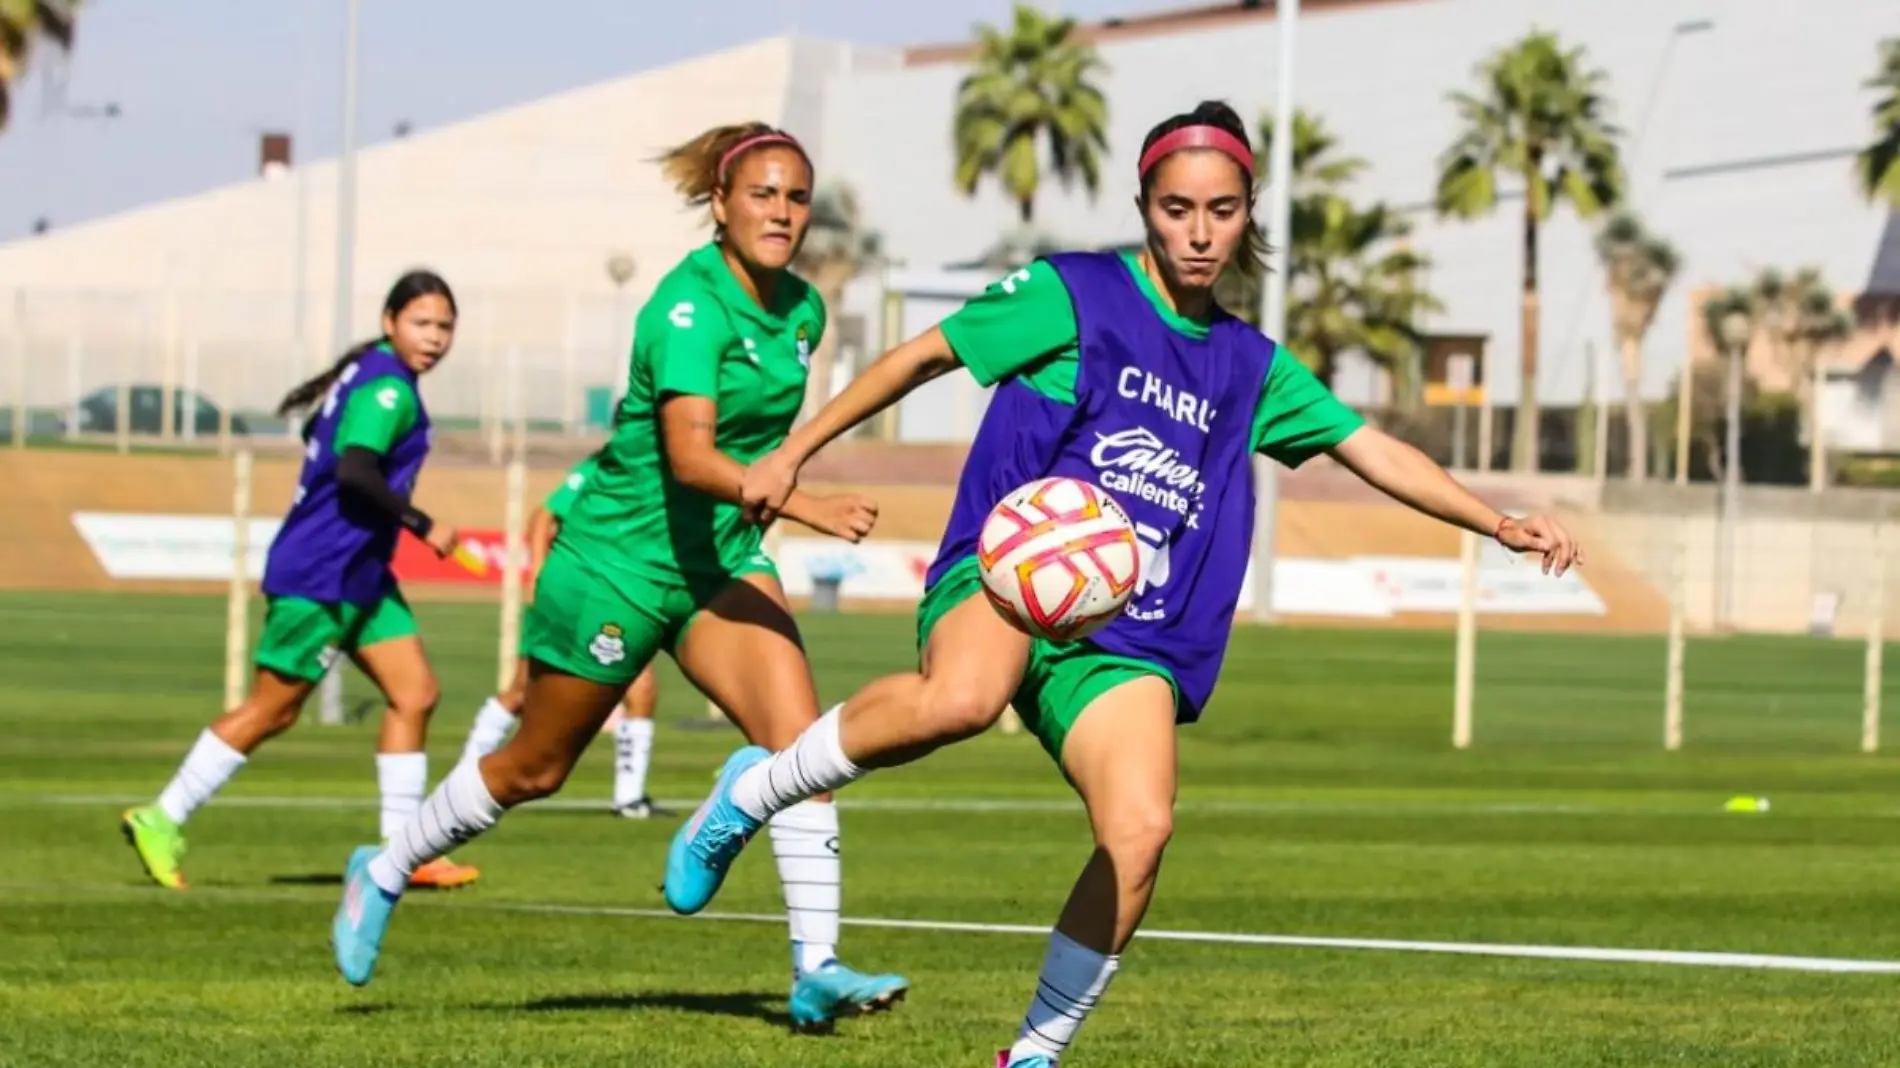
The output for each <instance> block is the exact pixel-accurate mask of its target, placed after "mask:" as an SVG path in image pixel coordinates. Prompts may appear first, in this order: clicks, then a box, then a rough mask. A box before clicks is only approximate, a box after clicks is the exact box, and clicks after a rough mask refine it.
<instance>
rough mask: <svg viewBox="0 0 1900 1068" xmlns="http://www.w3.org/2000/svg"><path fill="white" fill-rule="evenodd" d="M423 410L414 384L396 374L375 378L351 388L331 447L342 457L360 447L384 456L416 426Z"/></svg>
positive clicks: (338, 420)
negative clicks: (352, 449)
mask: <svg viewBox="0 0 1900 1068" xmlns="http://www.w3.org/2000/svg"><path fill="white" fill-rule="evenodd" d="M420 409H421V402H420V401H419V400H418V399H417V398H416V387H415V384H414V383H412V382H410V381H408V380H407V379H403V378H398V377H396V376H395V375H383V376H382V377H380V378H372V379H370V380H369V381H367V382H365V383H363V384H362V385H360V386H358V387H356V388H355V389H354V390H351V391H350V397H349V400H348V401H346V402H344V405H343V414H342V415H341V416H340V417H338V419H337V424H336V437H335V438H334V439H333V444H332V445H331V447H332V448H333V449H335V450H336V454H337V455H338V456H341V455H343V450H345V449H348V448H353V447H357V446H360V447H362V448H365V449H368V450H369V451H371V452H373V453H375V454H376V455H378V456H381V455H383V454H385V453H387V452H388V451H389V450H390V447H391V446H393V445H395V444H396V442H398V441H401V440H402V436H403V435H404V434H407V433H409V431H410V430H411V429H412V428H414V427H415V425H416V413H417V412H418V411H419V410H420Z"/></svg>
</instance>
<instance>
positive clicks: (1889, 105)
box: [1854, 37, 1900, 208]
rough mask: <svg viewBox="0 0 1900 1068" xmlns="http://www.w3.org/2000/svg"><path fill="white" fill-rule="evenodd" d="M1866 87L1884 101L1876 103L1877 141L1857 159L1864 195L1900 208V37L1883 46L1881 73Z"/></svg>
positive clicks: (1855, 164) (1856, 165)
mask: <svg viewBox="0 0 1900 1068" xmlns="http://www.w3.org/2000/svg"><path fill="white" fill-rule="evenodd" d="M1863 84H1865V85H1866V87H1867V88H1869V89H1874V90H1878V91H1879V92H1880V94H1881V97H1880V99H1879V100H1877V101H1875V103H1874V115H1873V118H1874V139H1873V140H1872V141H1871V142H1869V143H1868V145H1867V147H1866V148H1863V149H1861V150H1860V154H1859V155H1857V156H1855V157H1854V170H1855V173H1856V177H1858V178H1859V180H1860V191H1861V194H1862V195H1863V196H1865V197H1866V198H1867V199H1868V200H1870V201H1872V200H1885V201H1886V202H1887V203H1888V204H1891V205H1892V206H1894V207H1896V208H1900V37H1889V38H1888V39H1886V40H1884V41H1882V42H1880V72H1879V73H1878V74H1875V75H1874V76H1873V77H1872V78H1869V79H1867V81H1866V82H1865V83H1863Z"/></svg>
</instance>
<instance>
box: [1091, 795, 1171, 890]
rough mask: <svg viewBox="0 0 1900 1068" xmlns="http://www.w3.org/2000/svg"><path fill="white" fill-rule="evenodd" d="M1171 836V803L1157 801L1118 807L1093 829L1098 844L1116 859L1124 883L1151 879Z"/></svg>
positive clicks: (1118, 871)
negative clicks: (1095, 829) (1098, 826)
mask: <svg viewBox="0 0 1900 1068" xmlns="http://www.w3.org/2000/svg"><path fill="white" fill-rule="evenodd" d="M1173 837H1174V806H1172V805H1170V804H1167V803H1166V802H1165V801H1159V800H1157V801H1155V802H1153V803H1142V804H1134V805H1128V806H1125V807H1123V808H1121V809H1119V810H1117V812H1116V813H1115V814H1114V815H1113V816H1110V817H1109V818H1108V819H1106V820H1103V821H1102V822H1101V826H1100V828H1099V829H1098V830H1097V832H1096V839H1097V844H1098V845H1100V846H1101V847H1102V848H1103V849H1104V850H1106V851H1107V852H1108V855H1109V856H1110V857H1111V858H1112V859H1113V860H1114V861H1115V867H1116V871H1117V873H1118V875H1119V876H1120V878H1121V881H1122V882H1124V883H1137V882H1146V881H1148V880H1151V879H1153V878H1154V876H1155V873H1156V872H1157V871H1158V870H1159V869H1160V867H1161V854H1162V853H1164V852H1165V851H1166V850H1167V848H1168V841H1169V840H1170V839H1172V838H1173Z"/></svg>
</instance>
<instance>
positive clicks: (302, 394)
mask: <svg viewBox="0 0 1900 1068" xmlns="http://www.w3.org/2000/svg"><path fill="white" fill-rule="evenodd" d="M422 297H441V298H442V299H443V300H446V301H448V302H449V312H450V314H456V311H457V309H456V307H455V294H454V293H452V292H450V290H449V284H448V283H447V282H445V281H443V280H442V276H441V275H439V274H436V273H435V272H434V271H410V272H409V273H408V274H405V275H403V276H402V277H401V278H398V279H396V284H395V285H393V286H390V287H389V295H388V296H386V297H384V298H383V315H384V316H385V317H386V318H390V319H393V318H395V317H397V316H399V315H401V314H402V312H403V309H404V308H407V307H408V306H409V305H410V304H412V303H414V302H415V301H416V300H418V299H420V298H422ZM388 340H389V335H388V334H381V335H378V336H376V337H374V338H371V339H370V340H368V341H363V342H359V343H358V344H356V345H354V346H352V347H351V348H350V351H348V352H346V353H344V354H343V355H341V356H339V357H337V360H336V362H335V363H333V364H331V365H330V366H329V368H328V369H326V370H325V371H324V372H323V373H322V374H319V375H317V376H316V377H315V378H312V379H309V380H308V381H306V382H304V383H303V384H302V385H300V386H298V387H297V388H296V389H293V390H291V391H290V392H289V393H286V394H284V399H283V400H281V401H278V402H277V414H278V416H280V417H283V418H288V417H290V416H292V415H297V414H299V413H301V412H303V411H304V410H305V409H307V408H309V407H310V406H311V405H313V404H315V403H317V402H318V401H319V400H322V399H323V395H324V394H326V393H328V392H330V387H331V386H334V385H336V380H337V379H339V378H342V377H343V372H345V371H347V370H349V369H350V367H351V366H353V365H354V364H355V363H356V361H358V360H360V359H362V358H363V357H364V356H365V355H367V354H369V352H370V351H371V350H373V349H375V348H376V346H378V345H381V344H383V343H385V342H387V341H388Z"/></svg>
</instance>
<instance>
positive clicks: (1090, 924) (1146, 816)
mask: <svg viewBox="0 0 1900 1068" xmlns="http://www.w3.org/2000/svg"><path fill="white" fill-rule="evenodd" d="M1119 680H1125V681H1119ZM1102 686H1109V687H1111V688H1109V689H1106V690H1101V691H1100V692H1096V691H1098V690H1099V688H1100V687H1102ZM1039 704H1040V705H1041V706H1042V708H1043V711H1041V712H1039V713H1036V715H1037V716H1038V718H1039V719H1040V720H1041V721H1042V722H1039V723H1037V724H1035V725H1034V726H1035V727H1036V728H1037V733H1038V735H1039V736H1042V737H1043V739H1044V743H1045V745H1047V746H1048V747H1049V748H1050V749H1051V750H1053V751H1055V752H1059V753H1060V754H1061V761H1062V768H1063V771H1064V772H1066V773H1067V775H1068V777H1069V781H1070V782H1071V783H1073V784H1074V786H1075V788H1076V790H1077V792H1079V793H1080V794H1081V795H1082V800H1083V801H1084V802H1085V803H1086V804H1087V805H1088V812H1089V824H1090V826H1091V828H1092V829H1093V830H1094V832H1095V852H1094V854H1093V855H1091V856H1090V857H1089V861H1088V864H1087V865H1086V866H1085V867H1084V868H1083V869H1082V875H1081V877H1080V878H1079V879H1077V880H1076V883H1075V888H1074V889H1073V890H1071V891H1070V893H1069V900H1068V904H1066V905H1065V906H1063V909H1062V916H1061V918H1060V919H1059V920H1057V921H1056V927H1055V930H1054V931H1052V932H1051V933H1050V935H1049V947H1048V950H1047V952H1046V954H1045V955H1044V957H1043V961H1042V971H1041V974H1040V975H1038V976H1037V980H1036V987H1035V993H1034V994H1033V995H1032V996H1031V998H1030V1001H1029V1010H1028V1012H1027V1013H1026V1014H1025V1015H1024V1017H1023V1022H1022V1025H1021V1027H1020V1028H1019V1029H1018V1030H1017V1034H1016V1041H1015V1044H1014V1045H1013V1046H1011V1047H1010V1048H1009V1049H1007V1050H1005V1051H1003V1053H1002V1054H1000V1055H999V1056H998V1058H997V1064H998V1065H999V1066H1002V1068H1053V1066H1054V1065H1055V1064H1056V1062H1057V1061H1058V1060H1060V1059H1061V1057H1062V1054H1063V1052H1064V1051H1065V1050H1067V1049H1068V1047H1069V1043H1071V1042H1073V1041H1074V1040H1075V1036H1076V1032H1078V1031H1079V1030H1080V1029H1081V1027H1082V1024H1083V1023H1084V1022H1085V1021H1086V1020H1087V1019H1088V1017H1089V1014H1090V1013H1091V1012H1093V1011H1094V1010H1095V1007H1096V1005H1097V1003H1098V1002H1099V1001H1100V1000H1101V998H1102V995H1103V994H1104V993H1105V992H1106V991H1107V989H1108V985H1109V982H1110V981H1111V980H1112V979H1114V977H1115V973H1116V971H1117V969H1118V968H1119V967H1120V965H1121V952H1122V949H1123V948H1124V947H1126V946H1127V945H1128V941H1129V939H1131V938H1133V937H1134V934H1135V929H1136V928H1137V927H1139V926H1140V925H1141V919H1142V917H1143V916H1144V915H1145V914H1146V913H1147V911H1148V903H1149V902H1150V901H1151V900H1152V899H1153V898H1154V891H1155V880H1156V877H1157V876H1158V875H1159V873H1160V870H1161V854H1162V851H1163V850H1164V849H1165V848H1166V847H1167V844H1168V839H1169V837H1170V836H1171V835H1172V833H1173V828H1174V795H1175V782H1176V775H1175V736H1174V732H1175V726H1174V715H1175V709H1174V689H1173V687H1172V686H1171V685H1170V684H1169V683H1168V682H1167V681H1166V680H1164V679H1162V678H1161V677H1160V676H1158V675H1152V674H1150V675H1132V674H1131V671H1130V669H1128V668H1125V667H1114V666H1111V667H1108V668H1107V669H1102V668H1095V667H1090V666H1088V665H1087V664H1082V665H1078V666H1076V667H1075V668H1073V669H1067V668H1065V667H1064V666H1057V667H1056V668H1054V669H1053V674H1052V677H1051V678H1049V679H1047V680H1046V681H1043V682H1042V694H1041V701H1040V702H1039ZM1076 707H1079V708H1080V709H1081V715H1080V716H1079V718H1077V719H1075V720H1074V721H1073V723H1072V724H1071V725H1066V726H1065V725H1064V724H1063V723H1061V722H1059V720H1060V719H1061V717H1062V714H1063V711H1064V710H1065V709H1068V708H1076Z"/></svg>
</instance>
